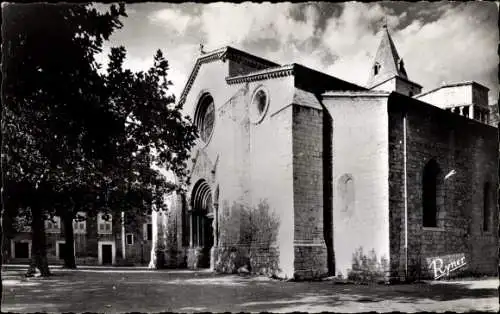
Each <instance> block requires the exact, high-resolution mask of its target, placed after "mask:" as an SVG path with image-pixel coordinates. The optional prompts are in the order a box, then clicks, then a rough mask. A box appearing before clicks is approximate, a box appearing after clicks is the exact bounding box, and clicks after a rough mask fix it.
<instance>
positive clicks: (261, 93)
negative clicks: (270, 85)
mask: <svg viewBox="0 0 500 314" xmlns="http://www.w3.org/2000/svg"><path fill="white" fill-rule="evenodd" d="M268 95H269V93H268V92H267V91H266V90H265V89H264V88H263V87H262V86H261V87H259V88H258V89H257V90H256V91H255V92H254V93H253V96H252V101H251V103H250V120H251V121H252V122H253V123H259V122H261V121H262V119H263V118H264V116H265V114H266V111H267V108H268V106H269V96H268Z"/></svg>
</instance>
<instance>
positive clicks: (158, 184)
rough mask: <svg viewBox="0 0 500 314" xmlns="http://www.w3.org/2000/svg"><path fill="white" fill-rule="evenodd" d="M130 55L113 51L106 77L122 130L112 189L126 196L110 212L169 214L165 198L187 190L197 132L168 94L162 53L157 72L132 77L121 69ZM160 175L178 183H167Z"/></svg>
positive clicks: (156, 58) (115, 152)
mask: <svg viewBox="0 0 500 314" xmlns="http://www.w3.org/2000/svg"><path fill="white" fill-rule="evenodd" d="M125 56H126V51H125V49H124V48H123V47H118V48H113V49H111V53H110V55H109V60H110V61H109V65H108V68H107V72H106V74H105V86H106V92H105V95H106V104H107V106H108V109H109V111H110V112H111V113H112V116H113V117H114V119H115V120H116V121H117V123H116V125H118V126H121V128H117V130H118V129H119V132H117V133H116V134H115V136H114V137H113V140H112V141H114V143H115V146H113V148H112V156H114V158H113V159H112V161H111V162H112V166H113V167H112V169H113V171H112V174H111V175H110V176H109V177H110V178H111V182H112V183H111V185H112V186H113V188H114V192H113V193H112V194H110V196H113V195H122V197H116V196H115V197H111V198H110V200H111V203H110V204H109V209H110V210H111V211H113V212H116V211H121V210H124V208H125V209H126V212H128V213H132V214H133V215H136V216H140V215H144V214H145V213H147V212H149V211H150V210H151V209H154V210H165V209H166V204H165V202H164V196H165V194H166V193H168V192H170V191H172V190H174V189H176V190H182V189H183V188H184V187H185V185H184V184H185V183H186V182H184V179H185V178H186V176H187V159H188V158H189V153H190V150H191V148H192V146H193V145H194V143H195V140H196V137H197V133H196V128H195V127H194V126H193V125H192V124H191V121H190V119H189V117H183V116H182V113H181V109H182V108H181V107H180V106H178V105H176V104H175V97H174V96H173V95H170V94H169V93H168V89H169V86H170V85H172V82H171V81H170V80H168V76H167V72H168V69H169V65H168V61H167V60H166V59H165V57H164V56H163V53H162V52H161V50H158V51H157V52H156V54H155V56H154V64H153V66H152V67H151V68H150V69H149V70H148V71H146V72H143V71H140V72H137V73H133V72H131V71H130V70H125V69H124V68H123V62H124V60H125ZM159 169H163V170H166V171H170V172H171V173H173V174H174V175H175V177H176V179H177V181H176V182H169V181H168V180H167V178H166V177H165V176H163V175H162V174H161V173H160V171H159Z"/></svg>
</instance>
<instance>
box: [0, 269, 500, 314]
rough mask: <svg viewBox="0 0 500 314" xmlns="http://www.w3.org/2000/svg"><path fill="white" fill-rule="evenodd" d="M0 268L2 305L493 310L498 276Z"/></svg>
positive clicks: (112, 309) (32, 308) (33, 308)
mask: <svg viewBox="0 0 500 314" xmlns="http://www.w3.org/2000/svg"><path fill="white" fill-rule="evenodd" d="M25 270H26V268H25V267H12V266H4V267H3V269H2V281H3V295H2V312H8V311H10V312H75V313H78V312H101V313H102V312H106V313H116V312H133V311H139V312H164V311H169V312H207V311H208V312H225V311H229V312H261V311H269V312H294V311H301V312H322V311H331V312H359V311H363V312H365V311H377V312H390V311H401V312H420V311H430V312H444V311H455V312H465V311H472V310H476V311H491V312H498V310H499V307H498V284H499V282H498V279H494V278H488V279H474V280H462V281H447V282H446V281H440V282H428V283H420V284H407V285H406V284H405V285H391V286H385V285H354V284H334V283H333V282H332V281H321V282H284V281H277V280H272V279H268V278H265V277H240V276H237V275H217V274H213V273H211V272H208V271H187V270H162V271H156V270H155V271H153V270H148V269H145V268H128V269H124V268H99V267H93V268H90V267H87V268H83V267H82V268H81V269H78V270H64V269H61V268H57V267H55V268H52V273H53V275H54V276H52V277H50V278H46V279H45V278H43V279H42V278H29V279H27V278H24V277H23V274H24V271H25Z"/></svg>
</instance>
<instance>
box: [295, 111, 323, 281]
mask: <svg viewBox="0 0 500 314" xmlns="http://www.w3.org/2000/svg"><path fill="white" fill-rule="evenodd" d="M292 129H293V131H292V132H293V190H294V193H293V200H294V217H295V221H294V253H295V261H294V269H295V270H294V277H295V278H296V279H302V278H317V277H320V276H324V275H325V274H326V273H327V272H328V265H327V249H326V244H325V241H324V230H323V227H324V226H323V218H324V217H323V210H324V208H323V192H324V189H323V183H324V182H323V181H324V180H323V179H324V178H323V176H324V175H329V174H328V173H326V174H325V172H324V170H323V167H324V163H323V158H324V157H323V153H324V149H323V145H324V142H323V112H322V111H321V110H317V109H314V108H310V107H302V106H294V107H293V128H292Z"/></svg>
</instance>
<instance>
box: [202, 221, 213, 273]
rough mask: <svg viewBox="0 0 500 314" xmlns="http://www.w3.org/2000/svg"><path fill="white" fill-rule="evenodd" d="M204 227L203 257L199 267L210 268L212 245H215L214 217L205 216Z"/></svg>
mask: <svg viewBox="0 0 500 314" xmlns="http://www.w3.org/2000/svg"><path fill="white" fill-rule="evenodd" d="M202 221H203V223H204V226H203V227H204V228H202V230H203V233H204V234H203V242H202V243H203V246H202V252H203V254H202V256H203V258H202V259H201V260H200V264H199V267H200V268H209V267H210V250H211V249H212V246H214V228H213V225H212V224H213V221H214V219H213V218H209V217H206V216H205V217H203V220H202Z"/></svg>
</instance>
